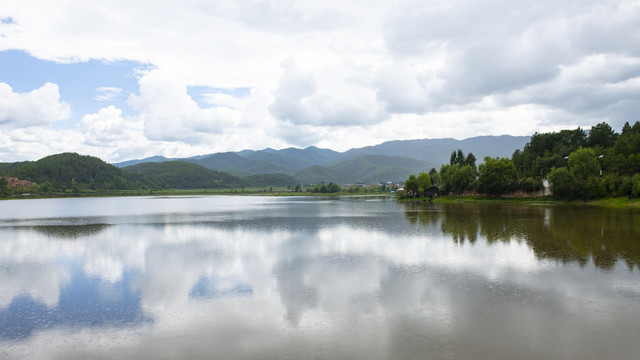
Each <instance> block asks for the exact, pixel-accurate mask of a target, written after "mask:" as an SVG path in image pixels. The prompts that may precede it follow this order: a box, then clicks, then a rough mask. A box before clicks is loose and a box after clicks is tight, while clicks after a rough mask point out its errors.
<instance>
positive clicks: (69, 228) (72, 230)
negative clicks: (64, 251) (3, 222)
mask: <svg viewBox="0 0 640 360" xmlns="http://www.w3.org/2000/svg"><path fill="white" fill-rule="evenodd" d="M109 226H111V225H108V224H85V225H41V226H32V227H31V228H32V229H34V230H36V231H37V232H39V233H43V234H45V235H47V236H51V237H54V238H60V239H76V238H79V237H85V236H89V235H95V234H98V233H100V232H102V231H103V230H105V229H106V228H107V227H109Z"/></svg>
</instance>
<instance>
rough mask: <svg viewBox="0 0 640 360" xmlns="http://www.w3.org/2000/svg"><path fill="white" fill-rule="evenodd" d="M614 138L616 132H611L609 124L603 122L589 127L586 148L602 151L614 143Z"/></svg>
mask: <svg viewBox="0 0 640 360" xmlns="http://www.w3.org/2000/svg"><path fill="white" fill-rule="evenodd" d="M616 138H617V134H616V132H615V131H613V129H612V128H611V126H610V125H609V124H607V123H605V122H603V123H600V124H597V125H594V126H592V127H591V130H590V131H589V137H588V138H587V146H589V147H591V148H594V147H600V148H602V149H606V148H610V147H612V146H613V144H614V143H615V141H616Z"/></svg>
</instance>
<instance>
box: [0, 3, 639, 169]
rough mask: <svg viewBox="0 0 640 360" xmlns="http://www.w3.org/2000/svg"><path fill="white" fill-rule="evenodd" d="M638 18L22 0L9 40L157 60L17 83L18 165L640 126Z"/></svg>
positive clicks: (1, 127) (12, 16)
mask: <svg viewBox="0 0 640 360" xmlns="http://www.w3.org/2000/svg"><path fill="white" fill-rule="evenodd" d="M638 24H640V1H590V0H583V1H563V0H554V1H547V0H540V1H537V2H524V1H501V0H488V1H482V2H478V1H464V0H454V1H441V0H439V1H388V2H387V1H377V2H371V1H359V0H341V1H333V0H328V1H322V2H317V1H286V0H285V1H282V0H265V1H260V0H257V1H226V0H220V1H210V0H206V1H204V0H203V1H198V0H192V1H175V2H172V1H167V2H161V3H159V2H157V1H135V2H131V1H109V2H108V3H104V2H93V1H75V0H67V1H55V2H51V1H35V0H34V1H31V0H24V1H9V2H6V3H5V4H3V5H2V7H1V8H0V51H10V50H21V51H24V52H26V53H28V54H29V55H30V56H32V57H34V58H37V59H40V60H45V61H47V62H56V63H65V64H70V65H69V66H71V69H73V66H79V65H80V64H86V63H87V62H89V61H95V60H99V61H101V62H103V63H104V64H106V65H105V67H108V64H110V63H116V62H119V61H129V62H132V63H135V64H139V66H131V71H130V72H131V74H130V75H131V76H135V77H136V78H137V88H134V89H126V88H124V86H114V85H113V83H114V82H116V83H117V79H114V81H112V82H110V83H104V84H98V85H96V86H95V89H93V92H91V93H85V94H81V95H78V94H74V95H73V96H72V95H71V92H72V89H70V87H69V86H63V84H61V83H56V82H55V81H53V80H47V81H44V82H42V83H40V84H38V85H35V86H34V85H31V87H30V88H28V89H25V88H24V87H25V86H26V85H25V84H23V83H21V80H20V79H21V78H20V76H17V77H16V78H13V79H12V80H11V81H10V80H8V79H3V78H0V161H16V160H34V159H37V158H40V157H42V156H45V155H49V154H53V153H58V152H63V151H75V152H80V153H83V154H91V155H95V156H99V157H101V158H103V159H105V160H107V161H114V162H115V161H123V160H128V159H131V158H142V157H146V156H151V155H157V154H159V155H164V156H192V155H198V154H207V153H213V152H219V151H236V150H242V149H262V148H265V147H273V148H284V147H289V146H295V147H306V146H309V145H316V146H319V147H328V148H332V149H335V150H340V151H342V150H347V149H349V148H352V147H361V146H366V145H373V144H377V143H381V142H383V141H386V140H396V139H415V138H440V137H453V138H458V139H462V138H466V137H472V136H478V135H501V134H511V135H530V134H532V133H533V132H535V131H538V132H544V131H553V130H559V129H563V128H575V127H577V126H582V127H585V128H587V129H588V128H590V126H592V125H594V124H597V123H599V122H602V121H606V122H608V123H609V124H611V125H612V126H613V127H614V129H616V130H618V131H619V130H620V129H621V127H622V125H623V124H624V122H625V121H629V122H635V121H638V120H640V117H639V116H638V114H640V101H639V100H640V26H638ZM0 66H3V64H0ZM12 70H13V69H12ZM14 70H15V72H16V73H20V72H21V71H23V70H24V69H20V68H16V69H14ZM52 75H54V74H52ZM96 76H97V75H96ZM24 77H25V78H27V77H28V74H25V75H24ZM70 80H71V81H75V80H76V79H70ZM77 81H78V82H80V81H84V80H81V79H77ZM123 82H124V80H123ZM194 88H198V89H205V90H203V91H200V92H199V93H198V94H197V96H195V95H194V93H192V92H191V91H190V89H194ZM17 89H19V90H17ZM207 89H208V90H207ZM118 99H119V100H120V101H118ZM90 101H93V102H95V103H99V106H98V107H96V108H95V109H94V110H90V111H89V112H82V111H80V112H79V111H78V110H77V109H87V106H85V105H84V103H85V102H87V103H88V102H90ZM74 109H76V110H74Z"/></svg>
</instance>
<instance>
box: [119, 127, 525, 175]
mask: <svg viewBox="0 0 640 360" xmlns="http://www.w3.org/2000/svg"><path fill="white" fill-rule="evenodd" d="M529 139H530V137H529V136H510V135H502V136H478V137H473V138H468V139H464V140H456V139H421V140H397V141H388V142H384V143H382V144H378V145H374V146H366V147H362V148H353V149H350V150H347V151H345V152H338V151H334V150H330V149H320V148H317V147H315V146H310V147H307V148H304V149H298V148H287V149H282V150H275V149H270V148H267V149H264V150H257V151H256V150H243V151H238V152H223V153H215V154H209V155H200V156H195V157H190V158H172V159H169V158H165V157H162V156H154V157H150V158H145V159H140V160H131V161H125V162H120V163H115V164H113V165H115V166H117V167H120V168H124V169H125V170H133V169H135V168H136V167H133V168H130V169H127V167H130V166H133V165H138V164H141V163H160V162H167V161H184V162H189V163H193V164H197V165H200V166H202V167H204V168H206V169H209V170H212V171H218V172H226V173H228V174H231V175H233V176H238V177H242V178H248V177H252V178H253V179H257V178H259V177H257V176H259V175H265V174H283V175H286V176H288V177H291V178H293V179H295V180H298V181H300V182H302V183H309V184H315V183H320V182H322V181H324V182H327V183H328V182H334V183H338V184H346V183H357V182H364V183H368V182H373V181H402V180H405V179H406V178H407V177H408V176H409V175H410V174H418V173H420V172H422V171H428V170H429V169H431V168H436V169H439V168H440V165H442V164H446V163H449V159H450V155H451V152H453V151H456V150H457V149H461V150H462V151H463V152H464V153H465V154H468V153H473V154H474V155H475V156H476V158H477V159H478V163H481V162H482V159H483V158H484V157H485V156H491V157H509V158H510V157H511V155H512V154H513V152H514V151H515V150H516V149H522V148H523V147H524V145H525V144H526V143H527V142H528V141H529Z"/></svg>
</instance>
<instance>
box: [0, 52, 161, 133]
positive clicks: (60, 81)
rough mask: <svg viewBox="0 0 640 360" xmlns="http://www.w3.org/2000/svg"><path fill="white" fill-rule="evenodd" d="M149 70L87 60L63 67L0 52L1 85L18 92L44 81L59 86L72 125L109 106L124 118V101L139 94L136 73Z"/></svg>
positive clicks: (125, 63)
mask: <svg viewBox="0 0 640 360" xmlns="http://www.w3.org/2000/svg"><path fill="white" fill-rule="evenodd" d="M149 68H150V65H149V64H143V63H139V62H136V61H113V62H107V61H100V60H89V61H86V62H76V63H68V64H66V63H57V62H54V61H46V60H40V59H37V58H35V57H33V56H31V55H29V54H28V53H26V52H24V51H20V50H8V51H2V52H0V82H4V83H7V84H9V86H11V87H12V88H13V91H14V92H20V93H28V92H30V91H33V90H35V89H38V88H40V87H42V86H43V85H44V84H45V83H47V82H51V83H54V84H56V85H58V88H59V92H60V100H61V101H64V102H66V103H67V104H69V105H70V106H71V117H72V118H73V120H74V121H73V122H74V123H75V122H77V121H79V120H80V119H82V117H83V116H84V115H86V114H92V113H96V112H97V111H98V110H100V108H103V107H107V106H109V105H113V106H115V107H117V108H120V109H121V110H122V113H123V116H126V115H132V109H130V108H129V106H128V104H127V98H128V97H129V95H131V94H137V93H138V77H137V75H136V74H137V73H138V72H139V71H140V70H144V69H149Z"/></svg>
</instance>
